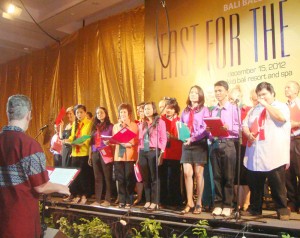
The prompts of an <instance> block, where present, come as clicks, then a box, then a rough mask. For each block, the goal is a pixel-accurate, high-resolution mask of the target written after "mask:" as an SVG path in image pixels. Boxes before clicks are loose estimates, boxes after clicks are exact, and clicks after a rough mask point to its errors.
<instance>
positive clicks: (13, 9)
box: [7, 3, 16, 14]
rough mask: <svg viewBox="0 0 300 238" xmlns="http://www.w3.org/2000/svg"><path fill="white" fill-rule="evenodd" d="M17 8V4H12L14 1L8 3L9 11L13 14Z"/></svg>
mask: <svg viewBox="0 0 300 238" xmlns="http://www.w3.org/2000/svg"><path fill="white" fill-rule="evenodd" d="M15 10H16V7H15V5H14V4H12V3H10V4H9V5H8V8H7V13H9V14H13V13H14V12H15Z"/></svg>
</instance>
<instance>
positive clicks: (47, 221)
mask: <svg viewBox="0 0 300 238" xmlns="http://www.w3.org/2000/svg"><path fill="white" fill-rule="evenodd" d="M39 211H40V219H41V223H42V212H43V204H42V203H41V202H39ZM46 215H47V214H45V217H44V222H45V224H46V226H47V227H50V228H55V224H54V222H53V216H52V215H51V216H50V217H49V216H46Z"/></svg>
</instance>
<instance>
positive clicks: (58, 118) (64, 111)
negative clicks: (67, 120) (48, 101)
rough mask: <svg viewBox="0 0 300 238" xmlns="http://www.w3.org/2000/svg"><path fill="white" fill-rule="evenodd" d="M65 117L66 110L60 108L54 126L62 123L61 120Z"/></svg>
mask: <svg viewBox="0 0 300 238" xmlns="http://www.w3.org/2000/svg"><path fill="white" fill-rule="evenodd" d="M65 115H66V109H65V108H64V107H62V108H61V109H60V112H59V113H58V116H57V117H56V119H55V124H56V125H57V126H58V125H59V124H60V122H61V121H62V119H63V118H64V116H65Z"/></svg>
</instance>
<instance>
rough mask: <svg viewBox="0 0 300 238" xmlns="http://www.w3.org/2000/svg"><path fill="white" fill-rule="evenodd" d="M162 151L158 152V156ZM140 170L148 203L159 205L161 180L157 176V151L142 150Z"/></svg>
mask: <svg viewBox="0 0 300 238" xmlns="http://www.w3.org/2000/svg"><path fill="white" fill-rule="evenodd" d="M159 154H160V151H158V155H159ZM139 164H140V169H141V173H142V177H143V184H144V191H145V197H146V202H152V203H156V204H159V201H160V178H159V176H157V175H156V169H157V166H156V152H155V150H150V151H147V152H146V151H143V150H140V158H139Z"/></svg>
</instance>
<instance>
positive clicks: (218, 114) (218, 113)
mask: <svg viewBox="0 0 300 238" xmlns="http://www.w3.org/2000/svg"><path fill="white" fill-rule="evenodd" d="M222 110H223V107H222V108H219V109H218V112H217V117H219V118H221V113H222Z"/></svg>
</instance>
